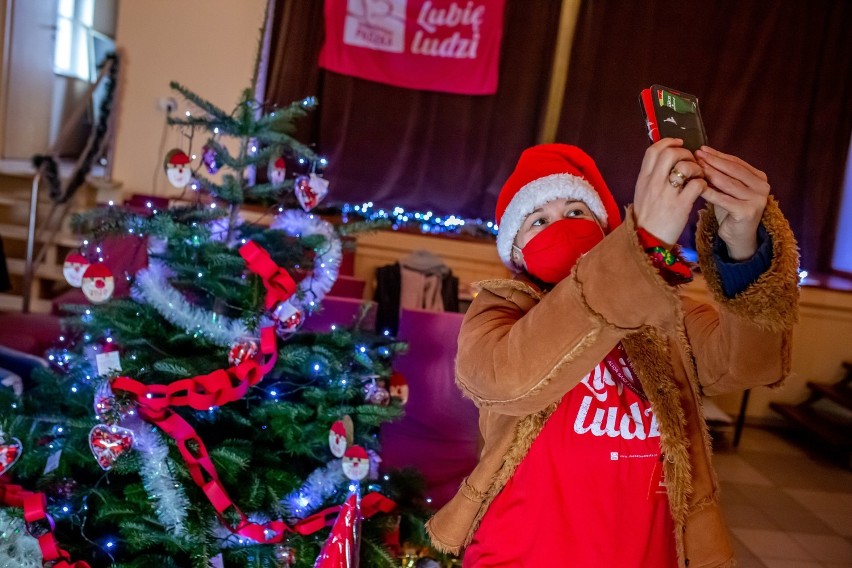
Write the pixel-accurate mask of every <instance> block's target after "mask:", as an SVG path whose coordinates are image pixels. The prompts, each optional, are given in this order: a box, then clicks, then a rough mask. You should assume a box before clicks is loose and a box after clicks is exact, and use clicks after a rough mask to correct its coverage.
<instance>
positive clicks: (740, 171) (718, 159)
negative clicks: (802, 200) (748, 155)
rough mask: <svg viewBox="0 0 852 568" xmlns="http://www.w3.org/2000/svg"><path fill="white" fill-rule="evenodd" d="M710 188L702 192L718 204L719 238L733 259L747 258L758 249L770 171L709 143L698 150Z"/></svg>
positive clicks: (698, 157) (699, 161)
mask: <svg viewBox="0 0 852 568" xmlns="http://www.w3.org/2000/svg"><path fill="white" fill-rule="evenodd" d="M695 157H696V158H697V159H698V163H699V164H700V165H701V167H702V168H703V169H704V179H705V180H706V181H707V184H708V187H707V189H705V190H704V192H703V193H702V194H701V197H703V198H704V199H705V200H707V201H708V202H710V203H712V204H713V205H714V209H715V211H716V220H717V221H718V222H719V238H721V239H722V240H723V241H724V242H725V244H726V245H727V247H728V255H729V256H730V257H731V258H732V259H733V260H746V259H748V258H751V257H752V256H753V255H754V253H755V251H757V227H758V225H759V224H760V219H761V218H762V217H763V210H764V209H765V208H766V202H767V200H768V198H769V183H768V181H767V179H766V174H765V173H763V172H762V171H760V170H758V169H757V168H754V167H753V166H751V165H749V164H748V163H746V162H745V161H743V160H741V159H740V158H737V157H736V156H731V155H729V154H723V153H722V152H719V151H718V150H714V149H713V148H710V147H709V146H702V147H701V148H700V149H699V150H696V152H695Z"/></svg>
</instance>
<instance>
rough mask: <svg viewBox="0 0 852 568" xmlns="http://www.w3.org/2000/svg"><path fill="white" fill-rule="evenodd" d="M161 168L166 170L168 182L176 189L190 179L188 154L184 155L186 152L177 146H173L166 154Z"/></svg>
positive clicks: (184, 185)
mask: <svg viewBox="0 0 852 568" xmlns="http://www.w3.org/2000/svg"><path fill="white" fill-rule="evenodd" d="M163 169H164V170H165V171H166V177H167V178H169V183H170V184H172V185H173V186H175V187H176V188H178V189H183V188H185V187H186V186H187V185H188V184H189V181H190V180H191V179H192V168H191V167H190V166H189V156H187V155H186V152H184V151H183V150H180V149H178V148H175V149H174V150H171V151H169V153H168V154H166V160H165V162H164V163H163Z"/></svg>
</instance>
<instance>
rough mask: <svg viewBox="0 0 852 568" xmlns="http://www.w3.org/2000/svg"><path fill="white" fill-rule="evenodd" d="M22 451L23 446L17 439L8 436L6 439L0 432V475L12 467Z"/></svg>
mask: <svg viewBox="0 0 852 568" xmlns="http://www.w3.org/2000/svg"><path fill="white" fill-rule="evenodd" d="M23 451H24V446H23V445H22V444H21V441H20V440H19V439H17V438H9V440H8V441H7V440H6V439H5V438H4V437H3V433H2V432H0V476H2V475H5V473H6V472H7V471H9V470H10V469H12V466H13V465H15V462H17V461H18V460H19V459H20V458H21V453H23Z"/></svg>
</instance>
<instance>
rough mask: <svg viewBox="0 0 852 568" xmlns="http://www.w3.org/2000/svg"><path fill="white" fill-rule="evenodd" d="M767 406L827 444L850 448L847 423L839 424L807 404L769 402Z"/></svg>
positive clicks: (850, 432)
mask: <svg viewBox="0 0 852 568" xmlns="http://www.w3.org/2000/svg"><path fill="white" fill-rule="evenodd" d="M769 407H770V408H771V409H772V410H774V411H775V412H777V413H778V414H780V415H781V416H783V417H785V418H787V419H788V420H791V421H792V422H795V423H796V424H798V425H800V426H802V427H804V428H806V429H807V430H809V431H810V432H812V433H814V434H816V435H817V436H818V437H819V438H821V439H822V440H823V441H824V442H826V443H827V444H828V445H829V446H832V447H835V448H837V449H843V450H852V426H850V425H849V424H839V423H837V422H835V421H833V420H831V419H829V418H826V417H825V416H824V415H823V414H821V413H819V412H817V411H816V410H814V409H813V408H811V407H809V406H796V405H793V404H782V403H779V402H771V403H769Z"/></svg>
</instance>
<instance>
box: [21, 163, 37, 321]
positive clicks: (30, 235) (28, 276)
mask: <svg viewBox="0 0 852 568" xmlns="http://www.w3.org/2000/svg"><path fill="white" fill-rule="evenodd" d="M40 182H41V172H39V171H37V172H36V175H35V176H34V177H33V185H32V189H31V190H30V219H29V224H28V225H27V256H26V264H25V265H24V303H23V306H22V308H21V311H22V312H23V313H25V314H27V313H29V312H30V300H31V296H32V291H33V273H34V272H35V267H34V266H33V254H34V253H35V229H36V215H37V214H38V186H39V183H40Z"/></svg>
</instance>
